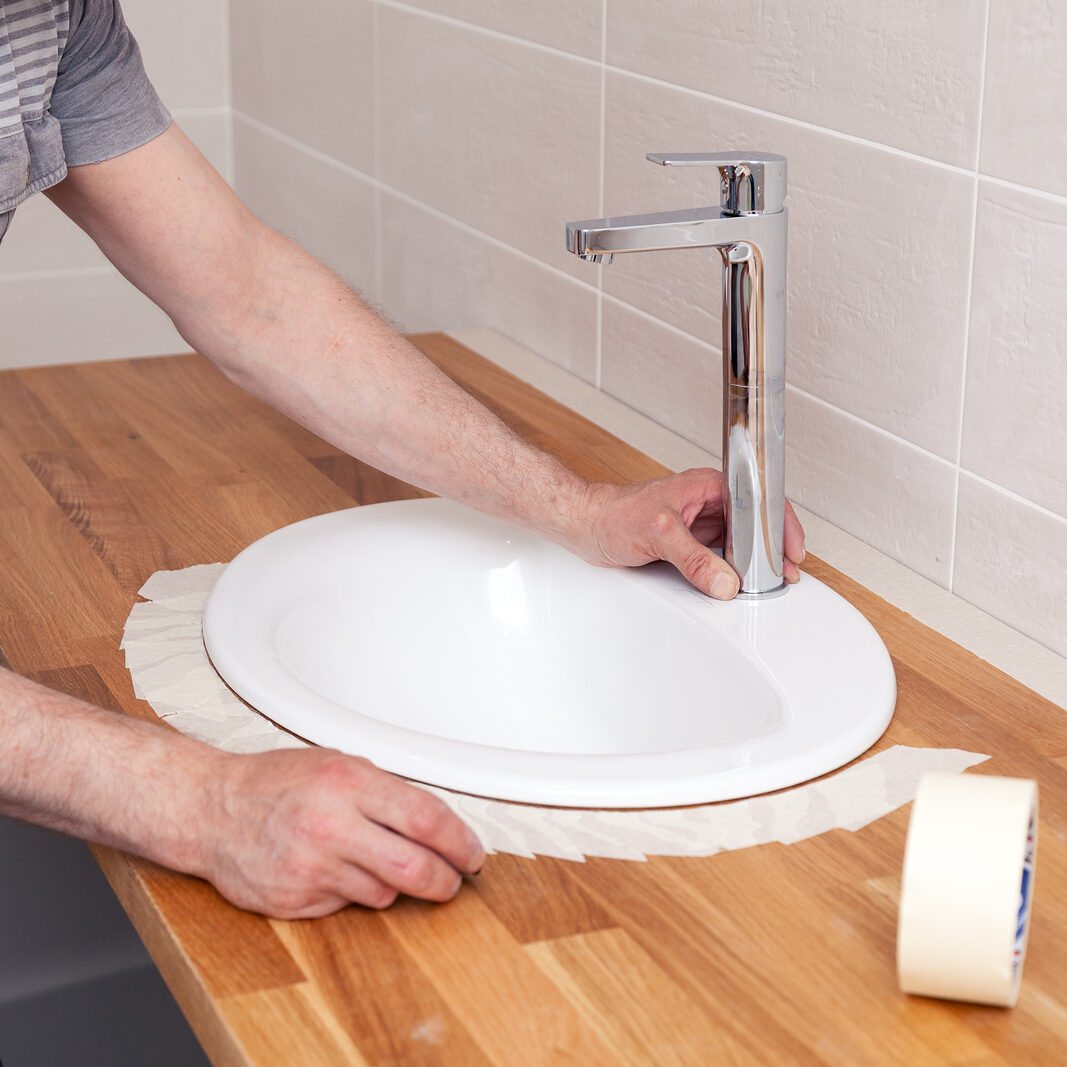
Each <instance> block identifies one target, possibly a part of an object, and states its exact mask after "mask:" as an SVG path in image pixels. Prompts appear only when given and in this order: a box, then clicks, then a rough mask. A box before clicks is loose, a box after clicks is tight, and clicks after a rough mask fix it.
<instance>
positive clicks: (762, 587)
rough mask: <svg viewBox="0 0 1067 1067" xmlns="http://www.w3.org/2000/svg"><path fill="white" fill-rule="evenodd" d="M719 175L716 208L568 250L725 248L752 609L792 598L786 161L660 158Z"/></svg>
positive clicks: (726, 322) (735, 487) (731, 391)
mask: <svg viewBox="0 0 1067 1067" xmlns="http://www.w3.org/2000/svg"><path fill="white" fill-rule="evenodd" d="M648 158H649V159H650V160H652V161H653V162H655V163H660V164H662V165H664V166H678V165H693V164H712V165H714V166H717V167H718V168H719V173H720V176H721V179H722V180H721V198H722V202H721V204H719V205H718V206H717V207H702V208H694V209H690V210H686V211H661V212H655V213H652V214H646V215H623V216H619V217H614V218H603V219H588V220H586V221H583V222H571V223H568V224H567V249H568V250H569V251H570V252H573V253H574V254H575V255H577V256H580V257H581V258H582V259H585V260H590V261H592V262H594V263H599V262H602V261H606V262H609V263H610V262H611V258H612V256H614V255H615V254H616V253H625V252H648V251H654V250H660V249H677V248H717V249H718V250H719V253H720V256H721V258H722V356H723V446H722V459H723V512H724V519H725V532H724V540H723V555H724V556H725V558H726V560H727V562H728V563H729V564H730V565H731V566H732V567H733V568H734V570H736V571H737V573H738V575H739V576H740V578H741V592H740V594H739V595H740V596H743V597H767V596H775V595H777V594H779V593H781V592H784V591H785V572H784V566H783V564H784V560H783V541H784V536H785V318H786V210H785V207H784V205H783V200H784V198H785V159H784V158H783V157H782V156H777V155H773V154H770V153H762V152H753V153H749V154H747V155H744V154H740V155H739V154H734V153H730V154H716V155H694V154H677V153H675V154H665V155H655V156H652V155H650V156H649V157H648Z"/></svg>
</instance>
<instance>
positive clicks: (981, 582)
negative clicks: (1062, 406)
mask: <svg viewBox="0 0 1067 1067" xmlns="http://www.w3.org/2000/svg"><path fill="white" fill-rule="evenodd" d="M1065 557H1067V520H1064V519H1060V518H1057V517H1056V516H1053V515H1050V514H1048V513H1047V512H1044V511H1040V510H1038V509H1037V508H1034V507H1031V506H1030V505H1029V504H1027V503H1025V502H1023V501H1020V500H1018V499H1017V498H1014V497H1010V496H1008V495H1007V494H1005V493H1002V492H1000V491H999V490H997V489H994V488H992V487H990V486H988V485H985V484H983V483H981V482H979V481H976V480H975V479H973V478H969V477H968V476H967V475H963V476H962V477H961V478H960V497H959V527H958V530H957V533H956V567H955V578H954V580H953V584H952V591H953V592H954V593H956V594H958V595H959V596H961V597H963V599H964V600H968V601H970V602H971V603H972V604H974V605H975V606H977V607H979V608H981V609H982V610H983V611H987V612H989V614H990V615H993V616H994V617H995V618H998V619H1000V620H1001V621H1003V622H1006V623H1007V624H1008V625H1009V626H1014V627H1015V629H1017V630H1021V631H1022V632H1023V633H1024V634H1027V635H1028V636H1029V637H1032V638H1034V640H1035V641H1040V642H1041V644H1043V645H1046V646H1047V647H1048V648H1051V649H1052V650H1053V651H1054V652H1058V653H1059V654H1060V655H1061V656H1067V568H1065V567H1064V565H1063V561H1064V558H1065Z"/></svg>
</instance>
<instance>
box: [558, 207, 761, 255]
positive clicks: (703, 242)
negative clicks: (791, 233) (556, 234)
mask: <svg viewBox="0 0 1067 1067" xmlns="http://www.w3.org/2000/svg"><path fill="white" fill-rule="evenodd" d="M750 219H751V216H739V215H730V214H727V213H726V212H725V211H724V210H723V209H722V208H721V207H701V208H694V209H691V210H688V211H657V212H653V213H652V214H648V215H620V216H618V217H617V218H606V219H586V220H584V221H582V222H568V223H567V248H568V249H569V250H570V251H571V252H573V253H574V254H575V255H576V256H580V257H581V258H582V259H587V260H593V261H594V262H599V260H596V259H594V257H596V256H612V255H614V254H615V253H616V252H657V251H660V250H662V249H667V248H710V247H717V246H720V245H728V244H733V243H736V242H737V241H738V240H741V239H742V238H743V235H749V234H750V228H749V223H748V222H747V221H746V222H743V221H742V220H750ZM608 262H610V259H609V260H608Z"/></svg>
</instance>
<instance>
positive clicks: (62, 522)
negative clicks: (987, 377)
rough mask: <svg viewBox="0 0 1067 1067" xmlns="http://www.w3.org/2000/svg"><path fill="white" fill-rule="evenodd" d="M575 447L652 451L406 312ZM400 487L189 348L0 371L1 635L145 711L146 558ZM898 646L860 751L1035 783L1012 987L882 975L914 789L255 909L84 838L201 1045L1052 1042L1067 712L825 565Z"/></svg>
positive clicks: (248, 534)
mask: <svg viewBox="0 0 1067 1067" xmlns="http://www.w3.org/2000/svg"><path fill="white" fill-rule="evenodd" d="M416 340H417V343H419V345H420V347H422V348H423V349H424V351H426V352H427V353H428V354H429V355H430V356H431V358H433V359H435V360H436V361H437V362H438V363H439V364H440V365H441V366H442V367H443V368H444V369H445V370H446V371H447V372H448V373H449V374H451V375H452V376H453V377H455V378H456V379H457V380H458V381H460V382H461V384H463V385H464V386H465V387H467V388H468V389H470V390H471V391H472V392H474V393H475V394H476V395H478V396H480V397H481V398H482V399H483V400H485V401H486V402H487V403H488V404H489V405H490V406H491V407H493V408H494V409H495V410H497V411H498V412H499V413H500V414H501V415H502V416H503V417H504V418H505V419H506V420H507V421H508V422H510V423H511V425H512V426H514V427H515V428H516V430H517V431H518V432H520V433H521V434H523V435H524V436H526V437H528V438H530V439H531V440H534V441H536V442H537V443H538V444H539V445H541V446H542V447H545V448H547V449H549V450H551V451H554V452H555V453H557V454H558V455H560V456H561V457H562V458H563V459H564V460H565V461H566V462H568V463H570V464H571V465H572V466H574V467H575V468H576V469H577V470H579V471H580V472H581V473H583V474H585V475H587V476H590V477H597V478H602V479H609V480H617V481H627V482H629V481H634V480H638V479H641V478H645V477H651V476H655V475H658V474H661V473H663V468H661V467H660V466H658V465H657V464H655V463H654V462H652V461H651V460H649V459H647V458H646V457H644V456H642V455H640V454H639V453H637V452H636V451H634V450H633V449H632V448H630V447H628V446H627V445H625V444H623V443H622V442H620V441H618V440H617V439H615V438H612V437H611V436H610V435H609V434H607V433H606V432H604V431H602V430H600V429H598V428H597V427H596V426H594V425H593V424H592V423H590V422H588V421H586V420H584V419H582V418H581V417H579V416H577V415H575V414H573V413H572V412H569V411H568V410H567V409H565V408H563V407H562V406H561V405H559V404H557V403H556V402H555V401H552V400H550V399H548V398H547V397H545V396H544V395H543V394H539V393H537V392H536V391H535V390H534V389H532V388H531V387H529V386H527V385H525V384H523V383H521V382H519V381H518V379H515V378H513V377H511V376H510V375H508V374H507V373H505V372H504V371H501V370H499V369H498V368H496V367H495V366H493V365H492V364H490V363H488V362H487V361H485V360H483V359H481V358H480V357H478V356H475V355H474V354H473V353H471V352H470V351H469V350H467V349H465V348H463V347H462V346H460V345H459V344H457V343H456V342H454V341H451V340H449V339H447V338H445V337H442V336H440V335H426V336H422V337H419V338H417V339H416ZM414 495H422V494H419V493H418V492H417V491H416V490H413V489H412V488H411V487H410V486H406V485H404V484H403V483H400V482H397V481H396V480H395V479H392V478H389V477H386V476H385V475H382V474H380V473H379V472H377V471H375V470H373V469H371V468H369V467H367V466H365V465H364V464H361V463H359V462H357V461H355V460H353V459H351V458H349V457H347V456H344V455H343V454H342V453H339V452H338V451H337V450H336V449H334V448H332V447H330V446H329V445H326V444H324V443H323V442H322V441H320V440H319V439H318V438H316V437H314V436H313V435H311V434H309V433H308V432H307V431H305V430H303V429H301V428H299V427H297V426H295V425H294V424H293V423H291V422H289V421H288V420H287V419H285V418H284V417H282V416H280V415H278V414H277V413H275V412H273V411H271V410H270V409H268V408H266V407H265V406H263V405H262V404H260V403H259V402H257V401H255V400H253V399H251V398H250V397H248V396H247V395H246V394H244V393H242V392H241V391H240V390H238V389H237V388H235V387H234V386H232V385H231V384H229V383H228V382H227V381H226V380H225V379H224V378H223V377H222V376H221V375H220V374H219V373H218V372H217V371H215V370H214V369H213V368H212V367H211V366H210V365H209V364H208V363H207V362H206V361H204V360H203V359H201V358H200V357H198V356H174V357H164V358H154V359H144V360H128V361H118V362H113V363H98V364H82V365H73V366H66V367H48V368H36V369H30V370H21V371H5V372H2V373H0V561H2V572H0V573H2V579H0V609H2V610H0V662H7V663H9V664H10V665H11V666H12V667H13V668H14V669H16V670H18V671H20V672H22V673H23V674H26V675H28V676H30V677H33V678H35V679H37V680H39V681H41V682H44V683H45V684H48V685H51V686H53V687H54V688H57V689H62V690H66V691H68V692H71V693H76V694H78V695H80V696H84V697H87V698H89V699H91V700H93V701H95V702H96V703H99V704H103V705H106V706H110V707H113V708H118V709H122V710H123V711H125V712H127V713H129V714H131V715H138V716H142V717H145V718H152V717H154V716H153V712H152V711H151V709H150V708H149V707H148V706H147V705H146V704H144V703H142V702H141V701H138V700H137V699H136V698H135V697H134V695H133V692H132V689H131V685H130V679H129V675H128V674H127V671H126V668H125V666H124V662H123V655H122V653H121V652H120V651H119V642H120V639H121V635H122V627H123V624H124V622H125V620H126V617H127V615H128V614H129V611H130V608H131V606H132V604H133V603H134V601H135V600H136V599H137V590H138V588H139V587H140V586H141V585H142V583H143V582H144V581H145V580H146V579H147V578H148V577H149V575H151V574H152V573H153V572H154V571H157V570H161V569H176V568H180V567H186V566H190V565H192V564H195V563H211V562H216V561H219V560H228V559H231V558H232V557H233V556H234V555H235V554H236V553H237V552H238V551H239V550H240V549H241V548H243V547H244V546H245V545H247V544H248V543H249V542H251V541H253V540H255V539H256V538H258V537H261V536H262V535H264V534H266V533H267V532H269V531H270V530H273V529H276V528H277V527H279V526H283V525H285V524H287V523H290V522H294V521H296V520H298V519H302V518H306V517H308V516H310V515H315V514H319V513H322V512H325V511H331V510H335V509H338V508H345V507H351V506H352V505H353V503H371V502H376V501H382V500H390V499H398V498H401V497H409V496H414ZM804 569H805V570H808V571H810V572H811V573H813V574H815V575H816V576H817V577H819V578H820V579H822V580H823V581H824V582H826V583H827V584H828V585H830V586H831V587H832V588H834V589H836V590H837V591H838V592H839V593H841V594H842V595H843V596H845V597H846V598H847V599H849V600H850V601H852V603H854V604H855V605H856V606H857V607H858V608H859V609H860V610H861V611H862V612H863V613H864V614H865V615H866V616H867V617H868V618H869V619H870V620H871V622H872V623H873V624H874V626H875V628H876V629H877V630H878V631H879V633H880V634H881V635H882V637H883V639H884V640H885V642H886V644H887V646H888V648H889V650H890V653H891V654H892V656H893V660H894V664H895V667H896V672H897V680H898V686H899V698H898V704H897V713H896V717H895V718H894V721H893V723H892V725H891V726H890V728H889V731H888V733H887V734H886V736H885V737H884V738H883V739H882V740H881V741H880V742H879V744H878V746H877V749H881V748H885V747H888V746H889V745H892V744H907V745H919V746H933V745H936V746H943V747H953V748H965V749H969V750H971V751H980V752H985V753H990V754H991V755H992V759H990V760H989V761H987V762H986V763H983V764H982V765H981V766H980V767H978V768H976V770H975V771H973V772H969V773H981V774H1000V775H1009V776H1019V777H1027V778H1034V779H1036V780H1037V781H1038V783H1039V786H1040V791H1041V801H1040V804H1041V827H1040V837H1039V847H1038V861H1037V877H1036V891H1035V902H1034V915H1033V921H1032V927H1031V940H1030V952H1029V956H1028V959H1027V963H1026V969H1025V976H1024V980H1023V987H1022V994H1021V997H1020V1002H1019V1006H1018V1007H1017V1008H1015V1009H1014V1010H1002V1009H997V1008H982V1007H975V1006H973V1005H963V1004H951V1003H943V1002H938V1001H933V1000H927V999H923V998H912V997H906V996H904V995H902V994H901V993H900V992H899V991H898V990H897V988H896V978H895V967H894V945H895V936H896V909H897V897H898V893H899V887H900V868H901V859H902V856H903V850H904V838H905V833H906V829H907V821H908V815H909V811H910V807H905V808H903V809H900V810H898V811H896V812H894V813H893V814H892V815H889V816H887V817H885V818H882V819H880V820H878V821H876V822H874V823H872V824H871V825H870V826H868V827H866V828H864V829H862V830H859V831H857V832H855V833H853V832H848V831H844V830H834V831H831V832H829V833H826V834H822V835H821V836H818V837H814V838H810V839H808V840H805V841H801V842H798V843H796V844H792V845H788V846H785V845H778V844H769V845H762V846H758V847H754V848H749V849H746V850H743V851H737V852H727V853H720V854H719V855H716V856H712V857H710V858H707V859H689V858H664V857H654V858H652V859H650V860H649V861H648V862H647V863H636V862H630V861H625V860H606V859H592V860H589V861H587V862H586V863H572V862H567V861H562V860H551V859H544V858H540V859H535V860H529V859H522V858H518V857H514V856H509V855H502V854H501V855H495V856H491V857H490V858H489V860H488V862H487V863H486V866H485V869H484V871H483V872H482V874H481V875H480V876H478V877H477V878H475V879H471V880H470V881H469V884H468V885H467V886H466V887H465V888H464V890H463V891H462V892H461V893H460V895H459V897H457V898H456V900H454V901H452V902H451V903H449V904H447V905H430V904H425V903H421V902H417V901H413V900H402V901H401V902H399V903H398V904H397V905H395V906H394V907H393V908H391V909H389V910H388V911H385V912H382V913H377V912H371V911H365V910H362V909H359V908H349V909H347V910H346V911H344V912H342V913H340V914H338V915H335V916H331V917H329V918H326V919H318V920H311V921H300V922H275V921H268V920H267V919H264V918H261V917H259V916H255V915H250V914H247V913H244V912H241V911H238V910H237V909H235V908H233V907H231V906H230V905H229V904H227V903H226V902H225V901H224V900H223V899H222V898H221V897H220V896H219V895H218V894H217V893H216V892H215V891H214V890H213V889H212V888H211V887H210V886H208V885H207V884H205V883H203V882H200V881H198V880H196V879H193V878H188V877H184V876H180V875H176V874H173V873H171V872H168V871H164V870H162V869H160V868H158V867H156V866H154V865H152V864H150V863H147V862H144V861H142V860H138V859H135V858H133V857H130V856H128V855H125V854H123V853H120V852H116V851H114V850H111V849H104V848H95V849H94V852H95V854H96V856H97V859H98V860H99V862H100V865H101V867H102V868H103V870H104V872H105V874H106V875H107V877H108V879H109V881H110V882H111V885H112V886H113V888H114V890H115V892H116V894H117V895H118V897H119V899H120V900H121V901H122V903H123V905H124V907H125V908H126V910H127V911H128V913H129V914H130V916H131V918H132V920H133V922H134V924H135V925H136V927H137V929H138V931H139V933H140V935H141V937H142V938H143V940H144V942H145V944H146V945H147V946H148V948H149V950H150V952H151V953H152V956H153V958H154V959H155V961H156V963H157V965H158V966H159V969H160V971H161V972H162V974H163V976H164V978H165V979H166V981H167V983H168V984H169V986H170V988H171V990H172V991H173V993H174V995H175V997H176V998H177V1000H178V1003H179V1004H180V1005H181V1007H182V1009H183V1010H184V1012H185V1014H186V1016H187V1017H188V1019H189V1022H190V1024H191V1025H192V1027H193V1029H194V1031H195V1032H196V1034H197V1036H198V1038H199V1039H200V1041H201V1043H202V1044H203V1046H204V1048H205V1050H206V1051H207V1053H208V1055H209V1056H210V1058H211V1059H212V1061H213V1062H214V1063H216V1064H219V1065H223V1064H226V1065H230V1064H257V1065H270V1067H275V1065H288V1064H294V1065H300V1067H310V1065H314V1064H363V1063H366V1064H371V1065H379V1064H382V1065H384V1064H402V1065H408V1064H412V1065H414V1064H455V1065H462V1067H476V1065H485V1064H494V1065H500V1067H516V1065H520V1064H561V1063H575V1064H578V1063H580V1064H586V1065H588V1064H605V1065H616V1064H636V1065H646V1064H684V1065H689V1064H700V1065H703V1064H717V1063H742V1064H747V1063H775V1064H781V1063H801V1064H808V1063H828V1064H859V1063H886V1064H963V1063H966V1064H983V1065H992V1064H1043V1063H1048V1064H1056V1063H1064V1062H1067V936H1065V935H1067V929H1065V927H1067V905H1065V903H1064V898H1065V890H1067V842H1065V835H1067V824H1065V816H1067V718H1065V716H1064V713H1063V712H1062V711H1061V710H1060V709H1059V708H1057V707H1056V706H1055V705H1053V704H1052V703H1050V702H1048V701H1046V700H1044V699H1042V698H1041V697H1039V696H1037V695H1036V694H1034V693H1033V692H1031V691H1030V690H1028V689H1026V688H1025V687H1024V686H1022V685H1020V684H1019V683H1018V682H1016V681H1014V680H1013V679H1011V678H1010V677H1008V676H1007V675H1005V674H1002V673H1001V672H999V671H997V670H996V669H994V668H993V667H991V666H989V665H988V664H986V663H984V662H983V661H981V660H979V659H977V658H976V657H975V656H973V655H971V654H970V653H968V652H966V651H964V650H963V649H961V648H959V647H958V646H956V645H954V644H952V643H951V642H950V641H948V640H947V639H945V638H943V637H941V636H939V635H938V634H936V633H934V632H933V631H931V630H929V629H927V628H925V627H924V626H922V625H921V624H919V623H918V622H916V621H915V620H914V619H913V618H911V617H910V616H908V615H906V614H904V613H903V612H902V611H900V610H898V609H896V608H894V607H892V606H890V605H889V604H887V603H886V602H885V601H883V600H881V599H880V598H878V597H876V596H875V595H873V594H872V593H869V592H867V591H866V590H864V589H863V588H862V587H860V586H858V585H857V584H856V583H855V582H852V581H850V580H849V579H848V578H847V577H845V576H843V575H842V574H840V573H838V572H836V571H834V570H833V569H832V568H830V567H828V566H827V565H826V564H824V563H821V562H820V561H818V560H816V559H812V558H810V557H809V559H808V561H806V563H805V567H804Z"/></svg>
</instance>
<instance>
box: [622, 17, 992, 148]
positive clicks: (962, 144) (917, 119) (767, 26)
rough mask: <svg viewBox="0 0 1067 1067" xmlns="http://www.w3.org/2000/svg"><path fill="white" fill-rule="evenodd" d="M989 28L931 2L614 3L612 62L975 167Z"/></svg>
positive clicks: (979, 20) (643, 72)
mask: <svg viewBox="0 0 1067 1067" xmlns="http://www.w3.org/2000/svg"><path fill="white" fill-rule="evenodd" d="M984 21H985V20H984V11H983V9H982V5H981V4H960V3H956V4H931V3H927V2H926V0H899V2H898V3H895V4H873V3H855V2H854V0H822V2H819V3H812V2H811V0H786V2H779V3H776V4H773V5H764V4H737V3H725V2H722V0H719V2H716V3H711V4H699V5H695V4H680V3H676V2H672V0H613V2H612V3H610V4H609V5H608V25H607V55H608V62H609V63H610V64H612V65H614V66H618V67H623V68H625V69H628V70H632V71H637V72H639V73H642V74H648V75H651V76H653V77H656V78H662V79H663V80H665V81H669V82H674V83H676V84H680V85H686V86H689V87H691V88H693V89H699V90H701V91H703V92H707V93H711V94H712V95H715V96H719V97H722V98H723V99H726V100H733V101H735V102H740V103H745V104H749V105H751V106H753V107H757V108H761V109H764V110H767V111H772V112H775V113H777V114H780V115H788V116H790V117H792V118H795V119H802V120H804V121H806V122H811V123H815V124H816V125H820V126H826V127H829V128H830V129H834V130H840V131H842V132H844V133H850V134H855V135H857V136H859V137H864V138H867V139H868V140H871V141H877V142H879V143H881V144H889V145H893V146H894V147H896V148H902V149H905V150H907V151H909V152H915V153H918V154H921V155H926V156H929V157H930V158H932V159H939V160H942V161H944V162H947V163H955V164H958V165H961V166H973V164H974V157H975V148H976V145H977V135H978V93H979V87H980V85H981V60H982V42H983V32H984ZM709 129H714V127H709ZM692 150H693V151H703V150H704V146H699V147H696V148H694V149H692Z"/></svg>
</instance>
